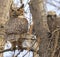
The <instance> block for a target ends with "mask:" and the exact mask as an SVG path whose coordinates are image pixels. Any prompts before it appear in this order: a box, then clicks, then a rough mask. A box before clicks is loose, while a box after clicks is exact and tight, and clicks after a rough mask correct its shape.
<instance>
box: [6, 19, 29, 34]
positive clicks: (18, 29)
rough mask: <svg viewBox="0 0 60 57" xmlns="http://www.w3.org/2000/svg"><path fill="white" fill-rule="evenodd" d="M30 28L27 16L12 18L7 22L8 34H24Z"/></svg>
mask: <svg viewBox="0 0 60 57" xmlns="http://www.w3.org/2000/svg"><path fill="white" fill-rule="evenodd" d="M27 30H28V21H27V20H26V19H25V18H12V19H10V20H9V21H8V22H7V23H6V24H5V32H6V33H7V34H23V33H26V32H27Z"/></svg>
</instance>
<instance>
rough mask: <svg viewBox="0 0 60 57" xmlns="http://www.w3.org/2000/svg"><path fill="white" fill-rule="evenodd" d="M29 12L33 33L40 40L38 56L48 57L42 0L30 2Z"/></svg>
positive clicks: (46, 29)
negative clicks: (32, 23) (31, 17)
mask: <svg viewBox="0 0 60 57" xmlns="http://www.w3.org/2000/svg"><path fill="white" fill-rule="evenodd" d="M30 10H31V13H32V16H33V22H34V29H33V30H34V33H35V34H36V36H37V38H40V41H41V42H40V46H39V55H40V57H48V48H47V46H48V36H47V32H49V28H48V25H47V18H46V12H45V9H44V1H43V0H32V1H31V3H30Z"/></svg>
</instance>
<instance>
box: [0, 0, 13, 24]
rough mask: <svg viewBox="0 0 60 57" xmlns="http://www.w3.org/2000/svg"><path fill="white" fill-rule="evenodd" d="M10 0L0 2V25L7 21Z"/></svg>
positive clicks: (0, 0)
mask: <svg viewBox="0 0 60 57" xmlns="http://www.w3.org/2000/svg"><path fill="white" fill-rule="evenodd" d="M11 3H12V0H0V21H1V22H0V24H5V22H6V21H7V19H9V10H10V5H11Z"/></svg>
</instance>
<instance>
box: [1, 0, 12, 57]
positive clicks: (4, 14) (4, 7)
mask: <svg viewBox="0 0 60 57" xmlns="http://www.w3.org/2000/svg"><path fill="white" fill-rule="evenodd" d="M11 3H12V0H0V26H1V27H0V36H2V38H1V37H0V48H2V46H3V43H5V42H4V41H5V40H3V38H4V36H3V34H4V27H3V25H4V24H5V23H6V21H7V20H8V19H9V10H10V5H11ZM1 45H2V46H1ZM0 50H1V49H0ZM2 56H3V55H2V54H0V57H2Z"/></svg>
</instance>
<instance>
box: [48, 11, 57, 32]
mask: <svg viewBox="0 0 60 57" xmlns="http://www.w3.org/2000/svg"><path fill="white" fill-rule="evenodd" d="M56 17H57V15H56V12H55V11H49V12H48V13H47V23H48V27H49V30H50V31H51V32H52V31H54V30H55V29H56Z"/></svg>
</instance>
